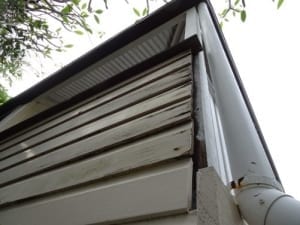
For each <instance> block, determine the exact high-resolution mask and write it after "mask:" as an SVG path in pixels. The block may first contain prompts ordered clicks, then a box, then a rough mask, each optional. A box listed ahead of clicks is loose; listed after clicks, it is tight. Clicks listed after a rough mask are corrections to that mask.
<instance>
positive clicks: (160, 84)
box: [0, 68, 191, 159]
mask: <svg viewBox="0 0 300 225" xmlns="http://www.w3.org/2000/svg"><path fill="white" fill-rule="evenodd" d="M190 74H191V72H190V70H189V68H184V69H182V70H179V71H177V72H176V73H172V74H171V75H169V76H166V77H163V78H161V79H160V80H156V81H154V82H151V83H149V84H147V85H145V86H143V87H140V88H138V89H136V90H132V91H131V92H129V93H126V94H124V95H122V96H119V97H118V98H116V99H113V100H111V101H109V102H106V103H105V105H103V104H102V105H99V106H97V107H96V108H93V109H91V110H90V111H88V112H86V113H83V114H81V115H78V116H76V117H73V118H71V119H69V120H67V121H65V122H63V123H61V124H59V125H57V126H55V127H53V128H51V129H48V130H46V131H44V132H43V133H40V134H38V135H36V136H33V137H31V138H29V139H27V140H25V141H22V142H21V143H20V144H19V145H16V146H12V147H10V148H8V149H7V150H5V151H4V152H2V153H0V158H2V159H3V158H5V157H8V156H10V155H13V154H16V153H18V152H20V151H23V150H25V149H29V148H31V147H32V146H34V145H37V144H40V143H42V142H43V141H46V140H48V139H51V138H53V137H55V136H58V135H60V134H62V135H63V133H65V132H68V131H70V130H71V129H75V128H77V127H80V126H82V125H84V124H86V123H89V122H91V121H93V120H95V119H99V118H101V117H104V116H107V115H109V114H112V113H115V112H116V111H118V110H121V109H122V108H124V107H126V106H127V107H128V106H130V105H132V104H136V103H138V102H140V101H143V100H146V99H147V98H150V97H153V96H155V95H158V94H160V93H162V92H163V91H167V90H169V89H170V88H172V87H176V86H178V85H180V84H183V83H184V82H188V81H190V80H191V76H190Z"/></svg>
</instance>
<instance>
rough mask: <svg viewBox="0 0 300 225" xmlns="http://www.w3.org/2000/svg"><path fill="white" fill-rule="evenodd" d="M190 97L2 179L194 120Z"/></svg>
mask: <svg viewBox="0 0 300 225" xmlns="http://www.w3.org/2000/svg"><path fill="white" fill-rule="evenodd" d="M191 107H192V106H191V100H190V99H187V100H184V101H182V102H179V103H176V104H174V105H171V106H169V107H166V108H163V109H161V110H158V111H155V112H153V113H150V114H148V115H145V116H143V117H140V118H137V119H135V120H133V121H130V122H129V123H124V124H121V125H119V126H117V127H114V128H113V129H110V130H106V131H104V132H101V133H99V134H96V135H94V136H91V137H88V138H86V139H83V140H81V141H80V142H75V143H73V144H70V145H68V146H65V147H63V148H60V149H57V150H55V151H52V152H50V153H48V154H46V155H41V156H39V157H37V158H34V159H32V160H30V161H27V162H25V163H23V164H19V165H16V166H15V167H12V168H9V169H8V170H6V171H2V172H1V173H0V182H1V183H2V184H3V183H6V182H8V181H10V180H11V179H15V178H17V177H22V176H27V175H30V174H32V173H35V172H38V171H41V170H43V169H46V168H50V167H53V166H56V165H59V164H63V163H65V162H68V161H70V160H72V159H75V158H78V157H81V156H83V155H85V154H88V153H91V152H95V151H103V150H107V149H109V148H112V147H114V146H116V145H118V144H121V143H125V142H128V141H129V140H134V139H137V138H140V137H141V136H143V135H145V134H148V133H149V132H155V131H156V132H158V131H159V130H161V129H163V128H165V127H166V126H171V125H173V126H174V125H176V124H177V123H179V122H182V121H189V120H191Z"/></svg>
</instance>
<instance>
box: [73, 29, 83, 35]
mask: <svg viewBox="0 0 300 225" xmlns="http://www.w3.org/2000/svg"><path fill="white" fill-rule="evenodd" d="M74 33H75V34H78V35H83V32H82V31H81V30H75V31H74Z"/></svg>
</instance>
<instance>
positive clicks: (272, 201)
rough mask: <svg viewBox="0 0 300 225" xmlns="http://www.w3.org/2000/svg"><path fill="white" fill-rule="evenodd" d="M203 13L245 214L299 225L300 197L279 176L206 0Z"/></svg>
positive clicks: (256, 221) (263, 221) (262, 224)
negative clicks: (287, 189)
mask: <svg viewBox="0 0 300 225" xmlns="http://www.w3.org/2000/svg"><path fill="white" fill-rule="evenodd" d="M198 15H199V21H200V28H201V38H202V41H203V46H204V49H205V55H206V59H207V64H208V68H209V71H210V76H211V79H212V82H213V85H214V88H215V92H216V102H217V107H218V110H219V112H220V117H221V123H222V127H223V133H224V138H225V144H226V151H227V155H228V159H229V163H230V171H229V172H230V173H231V174H232V179H233V180H234V181H233V182H232V183H231V184H232V187H233V192H234V196H235V198H236V202H237V204H238V207H239V209H240V212H241V216H242V217H243V218H244V219H245V221H246V222H247V223H248V224H249V225H283V224H286V225H300V202H299V201H297V200H295V199H294V198H292V197H291V196H289V195H287V194H285V193H284V192H283V188H282V187H281V185H280V184H279V182H278V181H277V179H276V178H278V177H277V173H276V171H274V168H273V167H272V166H273V165H272V162H271V161H270V158H268V156H267V154H266V152H265V150H264V147H263V144H262V140H260V138H259V135H258V131H257V129H256V127H255V125H254V122H253V119H252V118H251V115H250V112H249V109H248V108H247V106H246V103H245V99H244V97H243V96H242V93H241V90H240V88H239V87H238V83H237V80H236V78H235V76H234V72H233V69H232V67H231V65H230V64H229V61H228V60H229V59H228V57H227V55H226V53H225V50H224V46H223V45H222V42H221V40H220V37H219V34H218V33H217V31H216V29H217V28H216V27H215V24H214V22H213V20H212V17H211V14H210V11H209V9H208V7H207V3H206V2H202V3H200V4H199V6H198Z"/></svg>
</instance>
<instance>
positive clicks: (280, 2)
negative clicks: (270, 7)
mask: <svg viewBox="0 0 300 225" xmlns="http://www.w3.org/2000/svg"><path fill="white" fill-rule="evenodd" d="M283 2H284V0H278V2H277V9H279V8H280V7H281V6H282V4H283Z"/></svg>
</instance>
